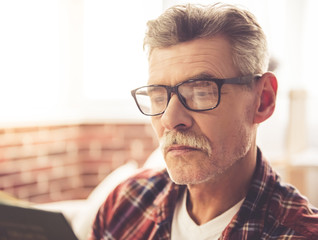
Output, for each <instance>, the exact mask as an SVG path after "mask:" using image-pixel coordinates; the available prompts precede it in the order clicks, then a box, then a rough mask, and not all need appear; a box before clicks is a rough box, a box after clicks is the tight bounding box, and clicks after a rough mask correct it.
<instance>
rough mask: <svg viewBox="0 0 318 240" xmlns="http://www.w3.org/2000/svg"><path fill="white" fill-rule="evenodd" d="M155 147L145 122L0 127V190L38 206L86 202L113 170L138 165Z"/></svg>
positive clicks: (152, 136) (151, 133)
mask: <svg viewBox="0 0 318 240" xmlns="http://www.w3.org/2000/svg"><path fill="white" fill-rule="evenodd" d="M157 145H158V142H157V140H156V137H155V135H154V133H153V130H152V128H151V126H150V125H149V124H79V125H64V126H43V127H25V128H10V129H0V190H2V191H6V192H8V193H9V194H11V195H13V196H15V197H17V198H19V199H23V200H28V201H32V202H37V203H42V202H49V201H59V200H67V199H81V198H86V197H87V196H88V194H89V193H90V191H91V190H92V189H93V188H94V187H95V186H96V185H97V184H98V183H99V182H100V181H101V180H102V179H103V178H104V177H105V176H106V175H107V174H109V173H110V172H111V171H112V170H114V169H115V168H117V167H118V166H120V165H122V164H124V163H126V162H128V161H129V160H135V161H136V162H138V164H139V165H142V164H143V163H144V161H145V160H146V159H147V157H148V156H149V155H150V154H151V152H152V151H153V150H154V149H155V148H156V147H157Z"/></svg>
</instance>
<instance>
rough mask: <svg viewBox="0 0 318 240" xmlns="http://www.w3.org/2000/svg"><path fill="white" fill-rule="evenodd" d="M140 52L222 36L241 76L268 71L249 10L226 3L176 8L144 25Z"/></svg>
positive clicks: (262, 37)
mask: <svg viewBox="0 0 318 240" xmlns="http://www.w3.org/2000/svg"><path fill="white" fill-rule="evenodd" d="M147 27H148V28H147V31H146V35H145V38H144V49H145V48H147V49H148V54H149V56H150V55H151V53H152V50H153V49H154V48H166V47H169V46H173V45H176V44H178V43H182V42H186V41H191V40H194V39H198V38H209V37H213V36H216V35H223V36H225V37H226V38H227V39H228V40H229V42H230V44H231V47H232V49H231V50H232V58H233V63H234V64H235V66H236V67H237V68H238V70H239V71H240V73H241V74H242V75H248V74H258V73H264V72H265V71H266V70H267V68H268V61H269V60H268V59H269V57H268V50H267V42H266V36H265V34H264V32H263V30H262V28H261V27H260V25H259V24H258V23H257V21H256V18H255V16H254V15H253V14H251V13H250V12H249V11H247V10H244V9H241V8H238V7H236V6H234V5H229V4H220V3H217V4H214V5H210V6H202V5H193V4H187V5H177V6H174V7H171V8H169V9H167V10H166V11H165V12H164V13H163V14H162V15H160V16H159V17H158V18H157V19H155V20H151V21H149V22H148V23H147Z"/></svg>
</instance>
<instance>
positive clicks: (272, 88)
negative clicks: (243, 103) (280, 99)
mask: <svg viewBox="0 0 318 240" xmlns="http://www.w3.org/2000/svg"><path fill="white" fill-rule="evenodd" d="M256 91H257V99H256V100H257V106H256V111H255V115H254V123H261V122H264V121H265V120H266V119H267V118H269V117H270V116H271V115H272V114H273V112H274V109H275V105H276V95H277V79H276V76H275V75H274V74H273V73H271V72H267V73H264V74H263V76H262V77H261V78H260V79H259V80H258V83H257V85H256Z"/></svg>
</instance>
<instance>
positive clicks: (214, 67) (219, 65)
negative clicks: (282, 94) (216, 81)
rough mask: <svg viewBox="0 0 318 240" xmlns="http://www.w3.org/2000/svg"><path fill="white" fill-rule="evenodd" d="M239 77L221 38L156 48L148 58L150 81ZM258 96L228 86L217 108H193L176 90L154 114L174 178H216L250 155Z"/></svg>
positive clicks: (171, 82) (181, 181)
mask: <svg viewBox="0 0 318 240" xmlns="http://www.w3.org/2000/svg"><path fill="white" fill-rule="evenodd" d="M202 74H205V75H206V74H208V75H210V76H211V77H215V78H231V77H237V76H239V75H240V74H239V71H238V69H237V68H236V67H235V66H234V64H233V62H232V58H231V50H230V44H229V42H228V41H227V40H226V38H224V37H222V36H218V37H214V38H209V39H197V40H193V41H190V42H186V43H181V44H178V45H175V46H172V47H169V48H162V49H158V48H157V49H154V50H153V52H152V54H151V56H150V59H149V84H163V85H169V86H174V85H176V84H178V83H180V82H183V81H186V80H188V79H191V78H194V77H196V76H199V75H202ZM254 99H255V94H254V93H253V91H249V90H246V89H244V88H243V87H242V86H238V85H231V84H224V85H223V87H222V90H221V100H220V104H219V106H218V107H217V108H215V109H213V110H210V111H204V112H193V111H190V110H187V109H186V108H185V107H184V106H183V105H182V104H181V102H180V101H179V99H178V97H177V96H176V95H175V94H172V96H171V99H170V102H169V105H168V107H167V109H166V111H165V112H164V113H163V114H162V115H159V116H155V117H152V124H153V127H154V129H155V131H156V133H157V136H158V138H159V140H160V142H161V146H162V150H163V154H164V158H165V161H166V165H167V169H168V172H169V174H170V177H171V179H172V180H173V181H175V182H176V183H178V184H197V183H202V182H206V181H216V180H218V179H219V178H220V176H222V175H223V176H224V174H226V173H227V170H228V169H229V168H230V167H235V163H237V162H238V161H239V160H240V159H243V158H246V157H247V155H248V152H249V151H250V148H251V146H252V145H253V144H255V128H256V127H255V124H253V118H254V111H255V106H254V104H253V102H254Z"/></svg>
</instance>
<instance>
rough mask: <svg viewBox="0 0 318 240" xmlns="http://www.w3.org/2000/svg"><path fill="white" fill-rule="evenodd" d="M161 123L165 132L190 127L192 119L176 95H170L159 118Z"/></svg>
mask: <svg viewBox="0 0 318 240" xmlns="http://www.w3.org/2000/svg"><path fill="white" fill-rule="evenodd" d="M161 123H162V125H163V127H164V128H166V129H167V130H173V129H177V128H183V129H187V128H190V127H191V125H192V117H191V115H190V113H189V110H187V109H186V108H185V107H184V106H183V104H182V103H181V102H180V100H179V98H178V96H177V95H176V94H172V96H171V98H170V101H169V103H168V106H167V108H166V110H165V112H164V113H163V114H162V116H161Z"/></svg>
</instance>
